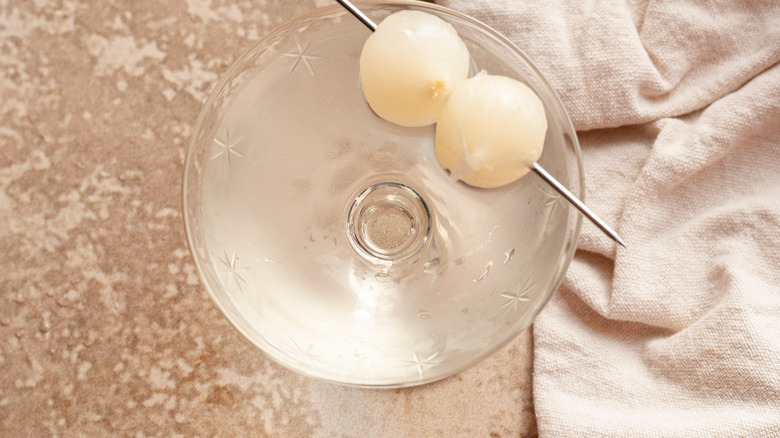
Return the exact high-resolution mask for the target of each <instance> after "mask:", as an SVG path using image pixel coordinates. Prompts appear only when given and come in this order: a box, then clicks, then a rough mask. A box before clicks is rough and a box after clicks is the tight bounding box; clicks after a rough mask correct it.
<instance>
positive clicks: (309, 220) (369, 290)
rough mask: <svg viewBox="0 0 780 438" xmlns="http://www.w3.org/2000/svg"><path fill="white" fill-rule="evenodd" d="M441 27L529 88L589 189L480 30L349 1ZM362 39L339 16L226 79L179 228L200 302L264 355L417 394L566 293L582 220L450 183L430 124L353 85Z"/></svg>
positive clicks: (479, 62)
mask: <svg viewBox="0 0 780 438" xmlns="http://www.w3.org/2000/svg"><path fill="white" fill-rule="evenodd" d="M360 7H361V9H362V10H363V12H365V13H366V14H367V15H368V16H370V17H372V18H373V19H374V20H376V21H377V22H379V21H381V20H382V19H383V18H384V17H386V16H387V15H389V14H391V13H393V12H397V11H399V10H402V9H413V10H419V11H424V12H427V13H430V14H434V15H436V16H438V17H440V18H442V19H444V20H445V21H447V22H449V23H451V24H452V25H453V26H454V27H455V29H456V30H457V31H458V33H459V34H460V36H461V37H462V39H463V40H464V42H465V43H466V45H467V46H468V48H469V50H470V52H471V55H472V57H473V67H472V70H473V72H472V73H476V72H477V71H478V70H482V69H484V70H487V71H488V72H490V73H492V74H502V75H505V76H510V77H513V78H515V79H518V80H520V81H522V82H524V83H525V84H527V85H528V86H529V87H530V88H531V89H533V90H534V91H535V92H536V93H537V94H538V95H539V97H540V98H541V100H542V102H543V103H544V105H545V110H546V114H547V121H548V125H549V128H548V131H547V138H546V142H545V146H544V154H543V156H542V158H541V160H540V164H542V165H543V166H544V167H545V168H546V169H547V170H548V171H549V172H550V173H551V174H552V175H553V176H555V177H556V178H557V179H558V180H559V181H561V182H562V183H564V184H565V185H566V186H568V187H569V188H570V189H571V191H572V192H573V193H575V194H576V195H578V196H580V197H581V196H582V169H581V164H580V160H579V146H578V143H577V137H576V134H575V131H574V128H573V127H572V124H571V122H570V120H569V118H568V116H567V115H566V112H565V110H564V108H563V106H562V105H561V102H560V100H559V99H558V97H557V96H556V94H555V92H554V90H553V89H552V88H551V87H550V85H549V84H548V83H547V82H546V81H545V80H544V78H543V77H542V75H541V74H540V73H539V71H538V70H537V69H536V68H535V67H534V66H533V64H531V62H530V61H529V60H528V59H527V58H526V56H525V55H524V54H523V53H522V52H521V51H520V50H519V49H518V48H517V47H515V46H514V45H513V44H512V43H511V42H509V41H508V40H507V39H506V38H504V37H502V36H501V35H500V34H498V33H497V32H496V31H494V30H492V29H490V28H489V27H487V26H486V25H484V24H482V23H480V22H478V21H476V20H474V19H472V18H470V17H467V16H464V15H462V14H459V13H457V12H453V11H451V10H448V9H445V8H443V7H440V6H435V5H429V4H423V3H420V2H411V1H382V2H367V3H361V4H360ZM369 34H370V31H369V30H368V29H366V28H365V27H364V26H363V25H362V24H361V23H360V22H359V21H358V20H356V19H355V18H353V17H352V16H351V15H349V14H348V13H347V12H346V11H345V10H343V9H342V8H341V7H339V6H336V5H334V6H332V7H327V8H323V9H319V10H317V11H315V12H313V13H311V14H309V15H306V16H304V17H301V18H298V19H296V20H293V21H292V22H290V23H288V24H286V25H284V26H282V27H281V28H279V29H277V30H276V31H274V32H273V33H271V34H270V35H268V36H267V37H266V38H265V39H263V40H262V41H260V42H259V43H257V44H256V45H255V46H254V47H252V48H251V49H250V50H249V52H247V53H246V54H244V55H243V56H242V57H241V58H240V59H238V61H236V63H235V64H234V65H233V66H232V67H231V68H230V69H229V70H228V72H227V73H226V74H225V76H224V77H223V78H222V80H221V81H220V82H219V84H218V85H217V86H216V88H215V90H214V91H213V93H212V94H211V96H210V97H209V99H208V101H207V102H206V104H205V107H204V108H203V110H202V112H201V114H200V116H199V118H198V121H197V124H196V126H195V129H194V132H193V136H192V142H191V144H190V146H189V150H188V152H187V159H186V164H185V174H184V188H183V192H184V193H183V196H184V211H185V215H184V217H185V226H186V230H187V238H188V241H189V245H190V249H191V251H192V254H193V257H194V259H195V262H196V265H197V269H198V272H199V273H200V276H201V278H202V281H203V283H204V284H205V286H206V289H207V291H208V293H209V294H210V295H211V297H212V298H213V299H214V302H215V303H216V304H217V306H218V307H219V308H220V309H221V310H222V311H223V312H224V314H225V316H226V317H227V318H228V319H229V320H230V321H231V323H232V324H233V325H234V326H235V327H236V328H237V329H238V330H239V331H240V332H241V333H242V334H243V335H244V336H246V337H247V339H249V340H250V341H251V342H252V343H253V344H255V345H256V346H258V347H259V348H260V349H262V350H263V351H264V352H265V353H267V354H268V356H270V357H271V358H273V359H275V360H276V361H277V362H279V363H280V364H282V365H284V366H286V367H289V368H291V369H293V370H295V371H298V372H301V373H303V374H306V375H309V376H313V377H316V378H320V379H324V380H327V381H330V382H336V383H340V384H346V385H354V386H365V387H400V386H411V385H417V384H422V383H426V382H431V381H434V380H437V379H441V378H443V377H446V376H448V375H451V374H453V373H456V372H458V371H461V370H463V369H465V368H467V367H469V366H471V365H474V364H475V363H477V362H478V361H480V360H481V359H483V358H485V357H486V356H488V355H490V354H491V353H493V352H495V351H496V350H497V349H499V348H500V347H502V346H503V345H505V344H506V343H507V342H509V341H510V340H512V339H513V338H514V337H515V336H516V335H517V334H518V333H520V332H521V331H522V330H523V329H525V328H526V327H528V325H529V324H530V323H531V321H532V320H533V318H534V317H535V316H536V314H537V313H538V312H539V311H540V310H541V308H542V307H543V306H544V304H545V303H546V302H547V301H548V300H549V298H550V296H551V295H552V294H553V293H554V291H555V290H556V288H557V287H558V285H559V284H560V282H561V280H562V279H563V276H564V274H565V271H566V268H567V266H568V264H569V262H570V260H571V257H572V255H573V252H574V249H575V246H576V242H577V238H578V235H579V227H580V222H581V219H580V215H579V214H578V212H577V211H576V210H575V209H574V208H571V207H570V206H569V205H568V203H567V202H566V201H565V200H564V199H562V198H561V197H560V196H559V195H557V194H556V193H555V191H553V190H552V189H551V188H549V187H548V186H547V185H546V184H545V183H544V182H543V181H542V180H541V179H540V178H539V177H537V176H536V175H533V174H528V175H527V176H525V177H523V178H521V179H520V180H518V181H516V182H515V183H512V184H510V185H507V186H504V187H502V188H498V189H489V190H485V189H477V188H474V187H470V186H467V185H465V184H463V183H460V182H454V181H452V180H451V179H450V178H449V176H448V174H447V172H446V171H445V170H443V169H442V168H441V167H440V166H439V165H438V163H437V161H436V157H435V154H434V148H433V138H434V127H433V126H430V127H424V128H403V127H399V126H396V125H393V124H391V123H388V122H386V121H384V120H382V119H381V118H379V117H378V116H376V115H375V114H374V113H373V112H372V111H371V109H370V108H369V107H368V105H367V104H366V102H365V100H364V98H363V94H362V92H361V89H360V75H359V71H358V59H359V57H360V52H361V48H362V46H363V43H364V42H365V40H366V38H367V37H368V36H369Z"/></svg>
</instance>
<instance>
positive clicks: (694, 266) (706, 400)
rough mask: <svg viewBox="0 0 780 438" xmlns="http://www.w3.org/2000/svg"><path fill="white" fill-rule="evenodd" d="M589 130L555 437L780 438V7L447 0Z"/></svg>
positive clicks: (538, 401) (556, 370) (552, 313)
mask: <svg viewBox="0 0 780 438" xmlns="http://www.w3.org/2000/svg"><path fill="white" fill-rule="evenodd" d="M439 3H441V4H443V5H445V6H449V7H451V8H453V9H456V10H459V11H462V12H464V13H467V14H469V15H472V16H474V17H476V18H478V19H480V20H482V21H484V22H486V23H488V24H490V25H491V26H493V27H495V28H496V29H498V30H499V31H501V32H503V33H504V34H506V35H507V36H509V37H510V38H511V39H512V40H513V41H515V42H516V43H517V45H518V46H519V47H520V48H521V49H522V50H524V51H525V52H526V53H527V54H528V55H529V56H530V57H531V59H533V60H535V62H536V63H537V65H538V66H539V68H540V69H541V71H542V72H543V73H544V74H545V75H546V76H547V77H548V79H549V80H550V82H551V83H552V84H553V86H554V87H556V89H557V90H558V91H559V93H560V95H561V98H562V99H563V101H564V104H565V105H566V107H567V108H568V110H569V112H570V115H571V116H572V119H573V120H574V123H575V125H576V126H577V129H578V130H579V131H580V142H581V144H582V150H583V159H584V162H585V177H586V189H587V200H588V204H589V205H590V206H591V208H593V209H594V210H595V211H597V212H598V213H599V214H600V215H602V216H603V217H604V218H605V219H606V220H607V221H608V222H610V223H612V224H614V225H616V228H617V229H618V231H619V232H620V234H621V235H622V237H623V238H624V239H625V240H626V241H627V243H628V248H627V249H618V250H616V248H615V245H614V244H612V243H611V242H610V241H609V240H608V239H607V238H606V237H604V236H603V235H602V234H601V233H600V232H599V231H598V230H597V229H596V228H595V227H593V226H591V225H590V224H585V225H584V226H583V233H582V238H581V240H580V244H579V247H578V251H577V254H576V257H575V260H574V262H573V263H572V265H571V268H570V269H569V272H568V275H567V279H566V281H565V282H564V284H563V286H562V287H561V289H560V290H559V292H558V294H557V295H556V296H555V298H554V299H553V300H552V301H551V302H550V303H549V305H548V306H547V308H546V309H545V310H544V311H543V312H542V314H541V315H540V316H539V318H538V319H537V321H536V323H535V325H534V342H535V359H534V388H533V390H534V401H535V406H536V412H537V419H538V424H539V431H540V435H541V436H542V437H574V436H577V437H595V436H611V437H642V436H649V437H671V436H685V437H688V436H690V437H704V436H707V437H714V436H718V437H720V436H723V437H731V436H734V437H737V436H740V437H742V436H744V437H780V64H778V62H779V61H780V2H778V1H776V0H771V1H758V0H757V1H749V0H745V1H730V0H698V1H693V0H688V1H682V0H666V1H652V0H627V1H622V2H621V1H617V0H604V1H595V0H569V1H563V0H558V1H533V0H516V1H509V0H503V1H501V0H444V1H440V2H439Z"/></svg>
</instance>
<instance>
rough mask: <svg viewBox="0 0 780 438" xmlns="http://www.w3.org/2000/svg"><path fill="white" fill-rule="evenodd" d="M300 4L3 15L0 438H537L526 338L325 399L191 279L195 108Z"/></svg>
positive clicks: (40, 0) (307, 4) (27, 9)
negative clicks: (430, 380)
mask: <svg viewBox="0 0 780 438" xmlns="http://www.w3.org/2000/svg"><path fill="white" fill-rule="evenodd" d="M314 3H329V2H327V1H318V2H314V1H300V2H298V1H296V2H291V1H282V0H254V1H221V0H187V1H184V0H165V1H162V0H143V1H119V0H117V1H105V0H93V1H86V0H84V1H68V0H16V1H14V0H5V1H0V93H1V94H0V266H2V268H1V270H0V436H3V437H11V436H13V437H16V436H35V437H45V436H166V437H168V436H274V437H312V436H313V437H405V436H409V437H439V436H440V437H518V436H529V435H533V434H534V431H535V425H534V415H533V409H532V404H531V387H530V365H531V357H530V354H531V345H530V343H531V339H530V336H529V334H528V333H525V334H524V335H523V336H521V337H520V338H518V339H517V340H516V341H515V342H514V343H512V344H511V345H510V346H509V347H508V348H505V349H504V350H503V351H501V352H499V353H498V354H496V355H494V356H493V357H492V358H490V359H489V360H487V361H486V362H484V363H482V364H481V365H479V366H478V367H476V368H473V369H471V370H469V371H466V372H464V373H462V374H460V375H458V376H455V377H453V378H450V379H447V380H445V381H442V382H439V383H436V384H432V385H428V386H425V387H421V388H415V389H408V390H398V391H369V390H358V389H351V388H342V387H337V386H333V385H330V384H325V383H320V382H317V381H313V380H310V379H307V378H304V377H300V376H298V375H295V374H293V373H291V372H289V371H287V370H285V369H282V368H281V367H279V366H277V365H276V364H274V363H272V362H270V361H269V360H267V359H266V358H265V357H264V356H263V355H262V354H261V353H260V352H259V351H257V350H256V349H255V348H254V347H252V346H251V345H250V344H249V343H248V342H247V341H245V340H244V339H243V338H242V337H241V336H240V335H239V334H238V333H237V332H236V331H235V330H234V329H233V328H232V327H231V326H230V325H229V324H228V323H227V321H226V320H225V319H224V318H223V317H222V315H221V314H220V313H219V311H218V310H217V309H216V307H215V306H214V305H213V304H212V302H211V301H210V299H209V298H208V296H207V295H206V293H205V291H204V289H203V287H202V286H201V285H200V284H199V281H198V277H197V274H196V273H195V268H194V265H193V263H192V261H191V258H190V255H189V253H188V251H187V248H186V244H185V239H184V233H183V229H182V219H181V213H180V208H179V207H180V180H181V176H182V174H181V173H182V162H183V159H184V148H185V145H186V143H187V140H188V136H189V135H190V132H191V130H192V126H193V123H194V121H195V117H196V116H197V113H198V109H199V106H200V104H201V103H202V102H203V101H204V99H205V97H206V95H207V93H208V92H209V90H210V88H211V87H212V86H213V85H214V83H215V79H216V78H217V77H218V76H219V75H220V74H221V73H222V72H223V71H225V69H226V68H227V66H228V65H229V64H230V63H231V62H232V61H233V60H234V59H235V58H236V56H237V55H238V54H239V53H240V52H242V51H243V50H245V49H247V48H248V46H249V45H250V44H251V43H252V42H253V41H255V40H257V39H258V38H260V37H262V36H263V35H264V34H265V33H267V32H268V31H269V30H270V29H272V28H273V27H275V26H277V25H279V24H281V23H282V22H284V21H285V20H288V19H290V18H292V17H294V16H296V15H299V14H301V13H304V12H306V11H307V10H310V9H312V8H313V7H314V6H315V4H314Z"/></svg>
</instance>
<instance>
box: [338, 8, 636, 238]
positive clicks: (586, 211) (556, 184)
mask: <svg viewBox="0 0 780 438" xmlns="http://www.w3.org/2000/svg"><path fill="white" fill-rule="evenodd" d="M336 1H337V2H338V3H339V4H340V5H341V6H343V7H344V8H345V9H346V10H347V11H349V12H350V13H351V14H352V15H354V16H355V18H357V19H358V20H360V22H361V23H363V24H365V25H366V27H367V28H369V29H370V30H371V31H372V32H373V31H375V30H376V23H374V22H373V21H371V19H370V18H368V17H367V16H366V14H364V13H363V12H362V11H361V10H360V9H358V8H357V7H356V6H355V5H353V4H352V2H350V1H349V0H336ZM531 170H533V171H534V172H536V174H537V175H539V176H540V177H541V178H542V179H543V180H545V181H546V182H547V184H549V185H550V186H552V188H553V189H555V190H556V191H557V192H558V193H560V195H561V196H563V197H564V198H566V200H567V201H569V202H570V203H571V204H572V205H574V206H575V207H576V208H577V210H579V211H580V213H582V214H583V215H585V217H586V218H588V219H590V221H591V222H593V224H594V225H596V226H597V227H599V229H601V231H603V232H604V233H605V234H606V235H607V236H609V237H610V238H611V239H612V240H614V241H615V242H617V243H619V244H620V245H621V246H623V247H625V246H626V243H625V242H624V241H623V239H621V238H620V236H619V235H618V233H617V232H616V231H615V230H613V229H612V227H610V226H609V225H607V223H606V222H604V221H603V220H602V219H601V218H599V217H598V216H596V214H595V213H593V210H591V209H590V208H588V206H587V205H585V204H584V203H583V202H582V201H580V200H579V199H577V197H576V196H574V194H573V193H572V192H570V191H569V190H568V189H567V188H566V187H564V186H563V184H561V183H560V181H558V180H557V179H555V178H554V177H553V176H552V175H550V174H549V173H548V172H547V171H546V170H544V168H542V166H540V165H539V163H534V165H533V167H532V168H531Z"/></svg>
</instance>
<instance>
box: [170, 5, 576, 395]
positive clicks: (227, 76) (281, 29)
mask: <svg viewBox="0 0 780 438" xmlns="http://www.w3.org/2000/svg"><path fill="white" fill-rule="evenodd" d="M355 4H356V5H358V6H364V5H365V6H399V7H407V8H410V9H420V10H430V11H437V12H440V13H442V14H444V15H449V16H452V17H455V18H457V19H459V20H462V21H464V22H466V23H468V24H470V25H472V26H474V27H476V28H478V29H479V30H480V31H481V32H484V33H485V34H486V35H489V36H490V37H492V38H494V39H496V40H497V41H498V42H499V43H500V44H501V45H503V46H505V47H507V48H508V49H510V51H512V52H513V53H515V54H516V55H518V56H519V57H520V58H521V59H522V60H523V61H524V62H525V63H526V64H527V65H528V67H530V70H531V71H532V72H533V73H534V75H536V77H537V79H538V80H539V82H540V84H541V86H542V87H543V88H545V89H546V91H548V92H549V93H550V95H551V96H552V98H553V102H554V104H555V105H556V106H557V107H558V108H557V109H558V110H559V111H560V113H561V115H562V116H563V120H562V121H563V122H564V125H565V128H566V129H565V131H564V133H565V134H568V136H569V138H570V140H571V150H572V152H573V153H574V158H575V162H576V168H577V171H578V172H577V173H578V175H577V176H578V178H577V183H578V186H579V190H577V191H575V192H574V193H575V195H576V196H578V197H579V198H580V199H581V200H583V201H584V195H585V181H584V169H583V164H582V154H581V150H580V144H579V139H578V137H577V133H576V130H575V128H574V124H573V123H572V121H571V118H570V116H569V114H568V112H567V111H566V108H565V106H564V105H563V102H562V101H561V99H560V96H559V95H558V93H557V92H556V90H555V88H553V87H552V85H551V84H550V83H549V82H548V80H547V78H546V77H545V76H544V75H543V74H542V73H541V71H539V69H538V68H537V67H536V65H535V64H534V63H533V62H532V61H531V59H530V58H529V57H528V56H527V55H526V54H525V52H523V51H522V50H521V49H520V48H519V47H517V45H516V44H514V43H513V42H512V41H510V40H509V39H508V38H507V37H505V36H504V35H502V34H501V33H500V32H498V31H496V30H495V29H493V28H492V27H490V26H489V25H487V24H485V23H483V22H482V21H479V20H477V19H475V18H473V17H471V16H468V15H465V14H463V13H460V12H457V11H455V10H452V9H450V8H447V7H444V6H441V5H437V4H432V3H424V2H419V1H413V0H367V1H357V2H355ZM338 10H342V11H344V13H345V14H347V15H349V13H348V12H347V11H346V10H345V9H343V7H342V6H340V5H338V4H333V5H328V6H324V7H320V8H316V9H314V10H312V11H310V12H308V13H306V14H303V15H300V16H298V17H295V18H293V19H291V20H289V21H287V22H285V23H284V24H282V25H280V26H278V27H276V28H274V29H273V30H271V31H270V32H268V33H267V34H266V35H265V36H263V37H262V38H260V40H258V41H256V42H255V43H253V44H252V45H251V46H250V47H249V48H248V49H246V50H245V51H244V52H243V53H242V54H241V55H240V56H239V57H237V58H236V59H235V60H234V61H233V62H232V63H231V65H230V66H229V67H228V69H227V70H225V71H224V72H223V73H221V74H220V79H219V80H218V81H217V83H216V84H215V85H214V86H213V88H212V89H211V91H210V92H209V95H208V98H207V99H206V101H205V102H204V103H203V105H202V106H201V109H200V112H199V113H198V117H197V119H196V121H195V125H194V126H193V129H192V134H191V138H190V141H189V142H188V143H187V150H186V154H185V160H184V172H183V176H182V188H181V209H182V213H183V214H182V217H183V222H184V229H185V234H186V240H187V249H188V251H189V253H190V256H191V257H192V259H193V261H194V262H195V268H196V269H195V270H196V271H197V273H198V277H199V278H200V282H201V284H202V285H203V287H204V288H205V290H206V292H207V293H208V295H209V297H210V298H211V301H212V302H213V303H214V304H216V306H217V308H218V309H219V310H220V312H221V313H222V315H223V316H224V317H225V318H227V320H228V321H229V322H230V324H231V325H232V326H233V327H234V328H235V329H236V330H237V331H238V332H239V333H241V335H242V336H243V337H244V338H245V339H246V340H248V341H249V342H250V343H251V344H252V345H254V346H255V347H257V348H258V349H259V350H260V351H261V352H262V353H263V354H264V355H265V356H266V357H268V358H269V359H271V360H272V361H273V362H275V363H277V364H279V365H281V366H283V367H285V368H287V369H289V370H292V371H294V372H296V373H298V374H301V375H305V376H307V377H311V378H314V379H317V380H319V381H324V382H328V383H333V384H337V385H340V386H347V387H357V388H369V389H392V388H405V387H413V386H420V385H424V384H428V383H432V382H435V381H438V380H441V379H444V378H447V377H450V376H453V375H455V374H458V373H460V372H463V371H465V370H467V369H469V368H471V367H473V366H475V365H477V364H479V363H480V362H482V361H484V360H485V359H486V358H488V357H489V356H491V355H493V354H495V353H496V352H497V351H498V350H500V349H502V348H504V347H505V346H506V345H507V344H509V343H510V342H512V341H513V340H515V339H516V338H517V337H518V336H519V335H520V333H522V332H523V331H525V330H526V329H527V328H528V327H529V326H530V325H531V324H532V323H533V321H534V320H535V319H536V317H537V316H538V314H539V313H540V312H541V311H542V309H544V307H546V305H547V303H548V302H549V301H550V299H552V297H553V296H554V295H555V293H556V291H557V290H558V288H559V287H560V285H561V283H562V282H563V280H564V278H565V276H566V272H567V271H568V268H569V265H570V264H571V261H572V260H573V258H574V253H575V251H576V248H577V243H578V241H579V236H580V231H581V227H582V215H580V214H579V213H578V212H577V211H576V209H575V208H573V207H571V208H570V211H569V214H570V215H571V214H574V215H576V216H575V223H574V227H573V229H571V236H570V239H568V240H565V241H564V242H563V243H564V244H568V243H570V247H569V248H568V250H567V251H566V253H565V255H564V257H563V263H561V265H560V269H559V272H558V273H557V276H556V278H555V280H554V281H553V282H552V284H553V286H552V287H551V288H550V289H549V290H548V291H546V292H544V293H543V294H542V299H540V300H539V302H538V303H537V304H536V306H535V307H534V308H532V309H530V310H529V312H528V314H529V315H530V317H529V318H528V322H527V323H526V324H522V325H519V326H518V327H517V328H516V329H515V330H513V331H512V332H511V333H510V334H509V336H507V337H506V338H505V339H504V340H502V341H501V342H498V343H496V344H495V345H493V346H491V347H490V348H487V349H485V350H484V351H482V352H480V354H477V355H474V356H473V357H472V358H471V359H470V360H469V361H468V362H466V363H465V364H463V365H461V366H458V367H455V368H452V369H450V370H449V371H448V372H447V373H444V374H442V375H430V376H429V377H427V378H422V379H417V380H410V381H402V382H397V383H387V384H385V383H354V382H347V381H341V380H335V379H330V378H327V377H323V376H320V375H317V374H314V373H311V372H309V371H308V370H307V369H306V368H303V367H295V366H293V365H292V364H290V363H287V362H285V361H283V360H281V359H280V357H283V355H271V354H269V353H268V351H269V350H271V351H277V350H278V351H279V352H282V350H280V349H279V348H278V347H276V346H274V345H273V344H272V343H271V342H265V344H264V345H259V344H258V342H257V340H256V337H255V336H253V335H252V334H251V333H248V332H247V331H246V330H245V329H244V328H243V327H242V325H241V324H239V323H238V321H236V320H235V319H236V315H232V314H231V312H228V311H227V309H226V307H225V305H224V304H223V303H222V300H221V299H219V298H218V297H217V295H216V293H215V292H214V291H213V290H212V287H211V285H210V283H209V281H208V280H207V278H206V276H205V267H204V266H203V265H202V263H201V261H200V259H199V258H198V255H197V254H196V253H195V244H194V241H193V232H192V225H191V223H190V220H191V219H190V217H189V214H188V213H187V204H188V196H187V191H188V190H187V184H188V181H189V180H190V179H191V178H192V176H191V172H192V170H191V169H192V161H193V160H194V158H193V157H194V154H195V150H196V149H197V144H196V142H197V134H198V133H199V132H200V131H201V130H202V128H203V124H204V122H205V116H206V113H207V112H208V111H207V109H208V108H209V107H211V106H213V105H214V101H215V100H216V98H217V95H218V94H219V91H220V90H222V89H224V88H225V86H226V85H227V83H228V81H230V80H232V78H233V77H235V76H236V74H237V73H238V71H237V70H238V69H239V66H240V65H241V64H242V62H243V61H245V60H247V59H248V58H249V57H250V56H252V55H253V54H254V53H255V51H256V49H257V47H259V46H261V45H264V44H267V43H268V42H269V41H272V40H273V39H274V38H276V37H277V36H279V35H282V34H284V33H285V32H287V31H289V30H290V29H291V28H296V27H298V26H299V25H300V24H301V23H303V22H306V21H308V20H311V19H315V18H319V17H322V16H324V15H327V14H329V13H332V12H335V11H338ZM349 16H350V18H352V17H351V15H349ZM568 220H570V219H568ZM567 228H568V227H567ZM567 231H568V230H567Z"/></svg>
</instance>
